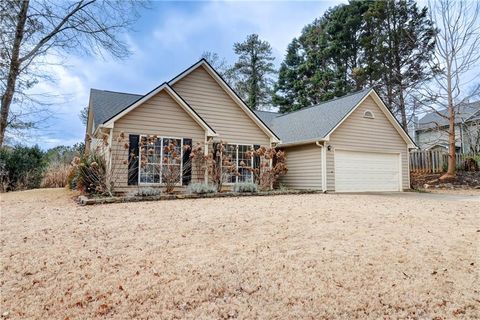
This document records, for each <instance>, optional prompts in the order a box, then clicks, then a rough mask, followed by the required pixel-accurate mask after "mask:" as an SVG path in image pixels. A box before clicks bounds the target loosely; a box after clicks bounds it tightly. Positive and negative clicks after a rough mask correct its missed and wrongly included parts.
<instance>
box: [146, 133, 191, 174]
mask: <svg viewBox="0 0 480 320" xmlns="http://www.w3.org/2000/svg"><path fill="white" fill-rule="evenodd" d="M170 143H171V144H172V146H173V148H172V150H169V152H166V149H165V148H166V147H168V146H169V145H170ZM139 149H140V159H141V162H140V165H139V166H138V170H139V175H138V178H139V182H140V184H161V183H162V169H163V170H165V169H166V168H167V167H168V166H173V168H175V167H176V166H178V172H179V175H178V180H179V181H178V182H179V183H180V182H181V181H182V156H183V154H182V152H183V148H182V139H176V138H157V137H146V136H141V138H140V147H139ZM174 152H175V153H177V154H178V155H180V156H179V157H176V160H174ZM162 160H163V161H162Z"/></svg>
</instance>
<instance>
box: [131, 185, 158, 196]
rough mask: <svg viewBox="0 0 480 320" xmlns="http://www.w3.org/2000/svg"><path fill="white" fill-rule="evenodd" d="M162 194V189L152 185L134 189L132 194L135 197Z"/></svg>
mask: <svg viewBox="0 0 480 320" xmlns="http://www.w3.org/2000/svg"><path fill="white" fill-rule="evenodd" d="M161 194H162V190H160V189H158V188H152V187H144V188H140V189H138V190H137V191H135V193H134V195H135V196H137V197H153V196H159V195H161Z"/></svg>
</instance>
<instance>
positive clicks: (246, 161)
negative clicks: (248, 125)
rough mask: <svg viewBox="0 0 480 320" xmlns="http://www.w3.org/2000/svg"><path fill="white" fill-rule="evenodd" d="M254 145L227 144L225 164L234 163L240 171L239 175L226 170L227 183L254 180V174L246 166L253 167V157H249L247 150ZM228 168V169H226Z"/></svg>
mask: <svg viewBox="0 0 480 320" xmlns="http://www.w3.org/2000/svg"><path fill="white" fill-rule="evenodd" d="M252 147H253V146H252V145H242V144H238V145H237V144H227V145H225V156H226V157H227V158H226V159H224V160H223V163H224V164H229V163H232V164H233V165H234V166H235V169H236V170H237V171H238V175H236V174H230V173H228V172H225V171H224V177H226V178H225V182H226V183H236V182H253V175H252V173H251V172H250V171H248V170H247V169H245V168H244V167H251V166H252V164H253V157H248V156H247V152H248V151H249V150H251V149H252ZM225 170H227V169H225Z"/></svg>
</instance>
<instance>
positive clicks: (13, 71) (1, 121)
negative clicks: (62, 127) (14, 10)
mask: <svg viewBox="0 0 480 320" xmlns="http://www.w3.org/2000/svg"><path fill="white" fill-rule="evenodd" d="M28 6H29V0H23V1H22V3H21V7H20V11H19V13H18V16H17V28H16V30H15V39H14V41H13V47H12V56H11V59H10V69H9V71H8V78H7V85H6V87H5V93H4V94H3V95H2V107H1V111H0V146H2V145H3V142H4V140H5V131H6V129H7V125H8V114H9V112H10V105H11V104H12V100H13V94H14V93H15V84H16V82H17V77H18V73H19V70H20V59H19V57H20V45H21V43H22V40H23V36H24V34H25V22H26V20H27V11H28Z"/></svg>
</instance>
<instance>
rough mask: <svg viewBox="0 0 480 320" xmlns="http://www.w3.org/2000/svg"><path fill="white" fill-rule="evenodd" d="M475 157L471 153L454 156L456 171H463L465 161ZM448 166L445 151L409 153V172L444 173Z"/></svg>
mask: <svg viewBox="0 0 480 320" xmlns="http://www.w3.org/2000/svg"><path fill="white" fill-rule="evenodd" d="M471 157H475V154H472V153H457V154H455V163H456V167H457V169H460V170H461V169H463V163H464V161H465V159H467V158H471ZM447 165H448V153H447V152H445V151H433V150H420V151H412V152H410V171H411V172H424V173H437V172H443V171H446V169H447Z"/></svg>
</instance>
